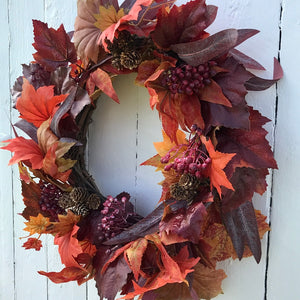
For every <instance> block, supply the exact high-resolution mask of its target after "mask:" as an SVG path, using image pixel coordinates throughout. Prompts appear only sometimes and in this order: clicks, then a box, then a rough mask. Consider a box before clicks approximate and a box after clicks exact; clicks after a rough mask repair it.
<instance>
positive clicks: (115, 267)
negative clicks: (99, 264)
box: [95, 256, 131, 300]
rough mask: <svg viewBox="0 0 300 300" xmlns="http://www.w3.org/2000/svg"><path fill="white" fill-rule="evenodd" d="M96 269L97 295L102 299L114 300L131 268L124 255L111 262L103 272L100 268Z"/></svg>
mask: <svg viewBox="0 0 300 300" xmlns="http://www.w3.org/2000/svg"><path fill="white" fill-rule="evenodd" d="M104 257H106V256H104ZM97 269H98V272H97V273H96V275H95V280H96V287H97V289H98V294H99V296H100V297H101V298H102V299H103V298H106V299H107V300H114V299H115V297H116V295H117V293H118V292H119V291H120V290H121V288H122V286H123V285H124V284H126V282H127V276H128V274H129V273H131V269H130V268H129V266H128V264H127V263H126V261H125V259H124V257H120V258H118V259H117V260H115V261H114V262H112V263H111V264H110V265H109V266H108V268H107V270H106V271H105V273H104V274H102V273H101V268H97Z"/></svg>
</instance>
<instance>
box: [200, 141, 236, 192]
mask: <svg viewBox="0 0 300 300" xmlns="http://www.w3.org/2000/svg"><path fill="white" fill-rule="evenodd" d="M201 141H202V143H203V144H204V145H205V148H206V150H207V152H208V154H209V157H210V158H211V163H210V164H209V165H208V168H207V170H205V172H206V174H207V175H208V177H209V178H210V186H211V189H212V187H213V186H214V187H215V188H216V189H217V191H218V193H219V195H220V197H221V195H222V193H221V186H224V187H226V188H227V189H231V190H234V188H233V186H232V184H231V182H230V181H229V180H228V178H227V176H226V174H225V172H224V171H223V169H224V168H225V167H226V165H227V164H228V162H229V161H230V160H231V159H232V158H233V157H234V156H235V153H231V154H229V153H222V152H219V151H216V150H215V148H214V146H213V144H212V142H211V140H210V139H209V140H206V138H205V137H204V136H202V137H201Z"/></svg>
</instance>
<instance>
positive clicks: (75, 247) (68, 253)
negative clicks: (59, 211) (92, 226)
mask: <svg viewBox="0 0 300 300" xmlns="http://www.w3.org/2000/svg"><path fill="white" fill-rule="evenodd" d="M78 229H79V227H78V226H77V225H74V227H73V230H72V231H70V232H69V233H67V234H65V235H63V236H59V235H56V236H55V238H54V244H55V245H58V251H59V254H60V258H61V262H62V263H63V264H64V265H65V266H66V267H78V263H77V262H76V260H75V259H74V258H75V257H77V256H78V255H79V254H80V253H82V248H81V246H80V244H79V242H78V240H77V239H76V238H75V237H74V235H75V234H76V233H77V231H78ZM73 280H74V279H73Z"/></svg>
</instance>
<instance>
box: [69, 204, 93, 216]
mask: <svg viewBox="0 0 300 300" xmlns="http://www.w3.org/2000/svg"><path fill="white" fill-rule="evenodd" d="M72 211H73V213H74V214H75V215H80V216H83V217H85V216H86V215H87V214H88V212H89V209H88V207H87V206H86V203H84V202H79V203H76V204H75V206H74V207H72Z"/></svg>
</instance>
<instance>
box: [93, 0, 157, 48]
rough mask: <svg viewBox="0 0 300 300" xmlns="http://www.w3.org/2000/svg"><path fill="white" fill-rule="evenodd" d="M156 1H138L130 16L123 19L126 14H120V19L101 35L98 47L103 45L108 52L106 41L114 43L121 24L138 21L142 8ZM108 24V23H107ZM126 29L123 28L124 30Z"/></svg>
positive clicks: (116, 19) (130, 11) (129, 13)
mask: <svg viewBox="0 0 300 300" xmlns="http://www.w3.org/2000/svg"><path fill="white" fill-rule="evenodd" d="M152 2H154V0H137V1H135V2H134V4H133V6H132V7H131V9H130V10H129V12H128V14H126V15H123V16H122V17H121V18H119V17H120V16H121V15H122V14H124V12H121V13H120V14H119V13H118V18H119V19H118V18H115V21H117V22H114V23H113V24H111V25H110V26H109V27H107V28H106V29H105V30H103V32H102V33H101V35H100V37H99V40H98V45H100V44H101V45H102V46H103V47H104V49H105V50H106V51H107V44H106V41H105V40H106V39H107V40H109V41H111V42H113V39H114V38H115V34H116V31H117V30H118V28H119V27H120V26H121V24H124V23H127V22H129V21H136V20H137V19H138V16H139V12H140V11H141V10H142V6H149V5H150V4H151V3H152ZM107 24H108V23H107ZM125 28H126V29H129V28H130V26H129V28H128V27H125ZM125 28H122V29H123V30H124V29H125Z"/></svg>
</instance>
